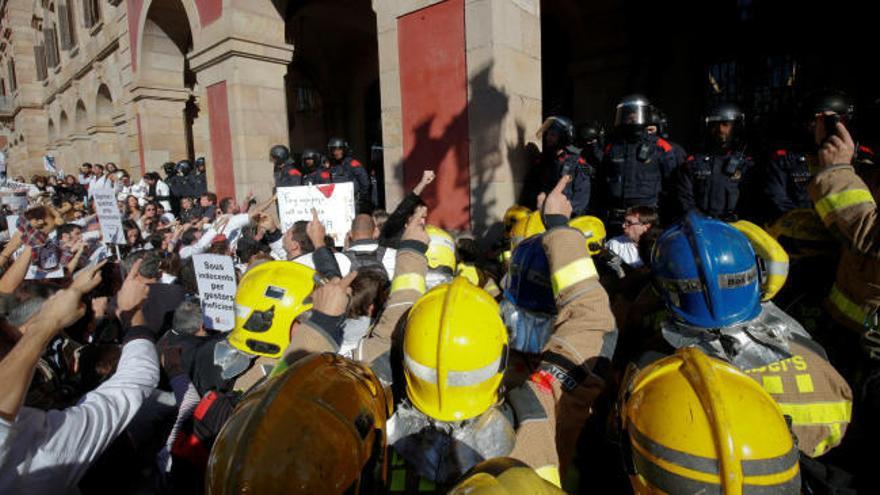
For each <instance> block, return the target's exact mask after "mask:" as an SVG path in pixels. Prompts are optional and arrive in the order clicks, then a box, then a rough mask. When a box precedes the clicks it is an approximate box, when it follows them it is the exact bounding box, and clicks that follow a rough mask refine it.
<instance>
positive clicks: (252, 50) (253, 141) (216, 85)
mask: <svg viewBox="0 0 880 495" xmlns="http://www.w3.org/2000/svg"><path fill="white" fill-rule="evenodd" d="M292 55H293V47H291V46H289V45H277V44H276V45H268V44H265V43H256V42H251V41H247V40H243V39H232V38H227V39H226V40H224V41H222V42H220V43H218V44H215V45H212V46H210V47H209V48H207V49H205V50H202V51H197V52H194V53H193V54H192V55H191V56H190V67H192V69H193V71H195V72H196V74H197V78H198V81H199V85H202V86H204V87H205V93H206V98H205V100H206V104H207V105H206V106H207V109H208V130H209V133H210V153H209V156H208V187H209V188H210V189H213V190H216V191H217V194H218V196H235V194H236V193H238V194H239V196H243V195H244V194H246V193H247V192H249V191H253V192H254V194H256V195H257V197H263V198H265V197H267V196H269V195H270V194H271V191H272V187H273V185H274V184H273V179H272V166H271V164H270V163H269V148H270V147H271V146H272V145H274V144H279V143H281V144H286V143H287V141H288V126H287V100H286V95H285V91H284V76H285V74H286V73H287V64H288V63H289V62H290V60H291V58H292ZM200 120H201V119H200Z"/></svg>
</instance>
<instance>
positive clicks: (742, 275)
mask: <svg viewBox="0 0 880 495" xmlns="http://www.w3.org/2000/svg"><path fill="white" fill-rule="evenodd" d="M757 278H758V269H757V268H755V267H752V268H749V269H748V270H746V271H744V272H739V273H722V274H719V275H718V287H719V288H721V289H739V288H740V287H745V286H747V285H749V284H751V283H752V282H754V281H755V280H756V279H757Z"/></svg>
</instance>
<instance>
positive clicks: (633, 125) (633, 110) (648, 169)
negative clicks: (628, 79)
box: [597, 95, 676, 229]
mask: <svg viewBox="0 0 880 495" xmlns="http://www.w3.org/2000/svg"><path fill="white" fill-rule="evenodd" d="M650 112H651V104H650V103H649V102H648V99H647V98H645V97H644V96H641V95H630V96H627V97H625V98H623V99H622V100H621V101H620V103H619V104H618V105H617V108H616V110H615V115H614V136H613V137H612V138H611V141H610V142H609V143H608V145H606V146H605V150H604V156H603V159H602V166H601V168H600V170H599V174H598V177H599V181H600V183H601V184H602V186H603V187H601V188H599V190H598V191H597V192H601V194H602V197H601V198H600V199H599V204H600V206H601V208H602V209H604V211H605V214H606V218H607V222H606V225H609V226H612V227H617V228H618V229H619V226H620V225H622V222H623V216H624V214H625V212H626V209H627V208H629V207H630V206H651V207H654V208H657V207H658V206H661V207H662V206H664V205H665V203H666V199H665V198H661V192H662V191H664V187H663V186H664V185H665V184H667V183H668V182H669V181H670V179H671V177H672V173H673V171H674V170H675V167H676V158H675V155H674V154H673V153H672V150H673V148H672V145H671V144H669V142H668V141H666V140H665V139H663V138H661V137H659V136H657V135H656V134H650V133H648V132H646V131H645V126H646V125H647V124H648V123H649V120H651V116H650ZM661 200H662V201H663V203H664V205H661ZM661 218H663V214H662V213H661Z"/></svg>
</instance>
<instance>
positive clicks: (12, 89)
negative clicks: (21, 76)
mask: <svg viewBox="0 0 880 495" xmlns="http://www.w3.org/2000/svg"><path fill="white" fill-rule="evenodd" d="M7 68H8V70H9V92H11V93H15V90H16V89H18V80H17V79H16V78H15V60H12V59H9V65H8V66H7Z"/></svg>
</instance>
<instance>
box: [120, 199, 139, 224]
mask: <svg viewBox="0 0 880 495" xmlns="http://www.w3.org/2000/svg"><path fill="white" fill-rule="evenodd" d="M123 214H124V215H125V218H126V219H128V220H133V221H135V222H137V221H139V220H140V219H141V215H143V211H141V205H140V203H138V199H137V197H135V196H133V195H129V196H127V197H126V198H125V209H124V210H123Z"/></svg>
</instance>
